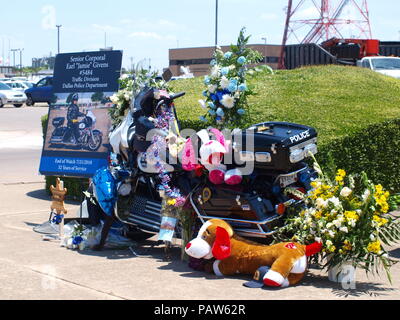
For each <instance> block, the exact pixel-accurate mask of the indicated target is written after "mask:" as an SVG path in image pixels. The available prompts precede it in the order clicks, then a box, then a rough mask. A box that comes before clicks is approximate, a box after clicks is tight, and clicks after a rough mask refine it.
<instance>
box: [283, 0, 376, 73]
mask: <svg viewBox="0 0 400 320" xmlns="http://www.w3.org/2000/svg"><path fill="white" fill-rule="evenodd" d="M345 9H347V10H349V11H351V13H350V16H349V17H343V13H344V10H345ZM349 26H351V28H352V32H355V33H357V34H351V35H350V36H349V35H347V37H346V36H345V34H344V32H345V29H346V28H345V27H349ZM332 38H339V39H343V38H357V39H360V38H364V39H371V38H372V34H371V25H370V21H369V12H368V4H367V0H359V1H357V0H321V1H320V2H318V1H317V0H289V1H288V6H287V15H286V25H285V30H284V32H283V40H282V49H281V55H280V59H279V68H280V69H284V58H285V46H286V44H287V43H288V42H289V41H290V40H291V39H294V40H295V41H296V42H297V43H318V42H321V41H327V40H329V39H332Z"/></svg>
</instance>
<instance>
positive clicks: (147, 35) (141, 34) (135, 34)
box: [129, 31, 162, 40]
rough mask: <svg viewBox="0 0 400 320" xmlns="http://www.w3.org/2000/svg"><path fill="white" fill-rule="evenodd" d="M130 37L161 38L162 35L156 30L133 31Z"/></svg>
mask: <svg viewBox="0 0 400 320" xmlns="http://www.w3.org/2000/svg"><path fill="white" fill-rule="evenodd" d="M129 37H131V38H152V39H156V40H161V39H162V36H161V35H159V34H158V33H155V32H146V31H138V32H132V33H131V34H130V35H129Z"/></svg>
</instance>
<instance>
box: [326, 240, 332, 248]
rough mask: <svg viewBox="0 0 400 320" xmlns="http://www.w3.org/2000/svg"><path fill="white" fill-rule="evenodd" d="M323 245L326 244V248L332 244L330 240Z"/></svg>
mask: <svg viewBox="0 0 400 320" xmlns="http://www.w3.org/2000/svg"><path fill="white" fill-rule="evenodd" d="M325 244H326V246H327V247H330V246H331V245H332V244H333V243H332V241H331V240H327V241H326V242H325Z"/></svg>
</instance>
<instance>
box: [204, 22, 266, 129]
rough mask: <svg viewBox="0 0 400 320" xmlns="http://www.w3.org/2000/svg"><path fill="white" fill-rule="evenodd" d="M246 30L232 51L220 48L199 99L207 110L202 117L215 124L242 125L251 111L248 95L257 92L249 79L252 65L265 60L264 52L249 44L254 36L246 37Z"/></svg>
mask: <svg viewBox="0 0 400 320" xmlns="http://www.w3.org/2000/svg"><path fill="white" fill-rule="evenodd" d="M244 33H245V29H244V28H243V29H242V30H241V31H240V34H239V37H238V41H237V44H236V45H231V47H230V50H229V51H228V52H225V53H224V52H222V50H221V48H219V47H218V48H217V50H216V51H215V53H214V57H213V59H212V60H211V63H210V66H211V68H210V74H209V75H207V76H205V77H204V84H205V85H206V87H207V88H206V90H204V91H203V99H202V100H200V101H199V103H200V104H201V106H202V108H204V109H206V111H207V112H206V114H205V115H203V116H201V117H200V120H201V121H203V122H209V123H210V124H211V125H212V126H216V127H219V128H234V127H237V126H240V124H241V123H242V121H243V120H244V119H243V118H244V117H245V116H246V115H248V113H249V112H248V103H247V99H248V96H249V95H251V94H253V92H252V91H251V89H250V88H249V86H248V84H247V81H246V76H247V71H249V70H250V69H249V68H248V65H251V64H256V63H258V62H260V61H262V55H261V53H259V52H258V51H255V50H252V49H250V48H248V47H247V43H248V40H249V38H250V37H245V36H244Z"/></svg>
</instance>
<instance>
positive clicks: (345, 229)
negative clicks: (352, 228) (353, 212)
mask: <svg viewBox="0 0 400 320" xmlns="http://www.w3.org/2000/svg"><path fill="white" fill-rule="evenodd" d="M339 230H340V231H342V232H344V233H348V232H349V229H347V227H341V228H340V229H339Z"/></svg>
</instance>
